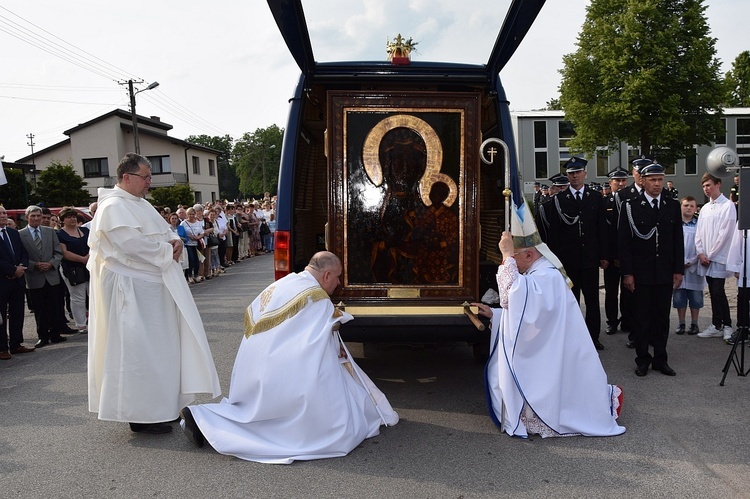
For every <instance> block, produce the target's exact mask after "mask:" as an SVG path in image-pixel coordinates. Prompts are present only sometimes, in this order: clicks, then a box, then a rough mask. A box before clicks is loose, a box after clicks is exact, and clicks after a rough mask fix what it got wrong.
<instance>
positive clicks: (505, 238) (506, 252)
mask: <svg viewBox="0 0 750 499" xmlns="http://www.w3.org/2000/svg"><path fill="white" fill-rule="evenodd" d="M497 246H498V248H500V253H502V254H503V260H505V259H506V258H510V257H512V256H513V255H514V254H515V251H516V250H515V248H514V247H513V236H511V235H510V232H507V231H506V232H503V234H502V235H501V236H500V242H499V243H498V244H497Z"/></svg>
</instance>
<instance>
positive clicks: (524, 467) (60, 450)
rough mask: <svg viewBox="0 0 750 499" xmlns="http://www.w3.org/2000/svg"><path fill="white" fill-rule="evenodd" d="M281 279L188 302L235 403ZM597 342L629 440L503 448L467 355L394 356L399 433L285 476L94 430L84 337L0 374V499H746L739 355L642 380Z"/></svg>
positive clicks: (706, 356) (182, 446)
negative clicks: (258, 316) (236, 370)
mask: <svg viewBox="0 0 750 499" xmlns="http://www.w3.org/2000/svg"><path fill="white" fill-rule="evenodd" d="M271 279H272V272H271V257H270V256H269V255H266V256H261V257H256V258H253V259H251V260H247V261H244V262H242V263H240V264H239V265H236V266H234V267H232V268H230V269H229V271H228V272H227V274H225V275H223V276H221V277H219V278H217V279H214V280H212V281H209V282H206V283H201V284H197V285H195V286H193V288H192V289H193V293H194V296H195V299H196V302H197V303H198V306H199V308H200V310H201V313H202V316H203V319H204V321H205V324H206V330H207V331H208V335H209V341H210V344H211V349H212V352H213V355H214V358H215V360H216V365H217V368H218V370H219V376H220V380H221V384H222V388H223V389H224V391H225V392H226V391H227V389H228V387H229V377H230V373H231V369H232V363H233V361H234V355H235V352H236V348H237V345H238V344H239V341H240V338H241V331H242V314H243V310H244V307H245V306H246V305H247V304H248V303H249V302H250V301H251V299H252V298H253V297H254V296H255V295H256V294H257V293H258V291H259V290H261V289H262V288H263V287H264V286H265V285H266V284H267V283H269V282H270V280H271ZM702 315H703V317H702V320H701V326H702V327H705V326H707V325H708V321H707V320H706V318H707V317H710V313H708V311H704V313H703V314H702ZM27 319H28V324H27V328H26V329H27V331H28V332H27V335H26V337H27V339H29V340H30V339H31V338H32V337H33V334H32V333H31V331H32V330H33V318H32V317H30V316H29V317H27ZM602 341H603V342H604V344H605V346H606V350H604V351H603V352H601V358H602V362H603V364H604V367H605V369H606V370H607V373H608V375H609V378H610V381H611V382H615V383H618V384H620V385H622V387H623V389H624V391H625V405H624V410H623V414H622V417H621V423H622V424H624V425H625V426H627V428H628V431H627V433H626V434H625V435H622V436H620V437H613V438H583V437H575V438H561V439H547V440H542V439H541V438H534V439H529V440H521V439H514V438H510V437H508V436H507V435H501V434H499V433H498V430H497V429H496V428H495V427H494V426H493V425H492V423H491V422H490V420H489V418H488V417H487V415H486V408H485V402H484V393H483V388H482V366H480V365H477V364H476V363H475V362H474V359H473V357H472V350H471V348H469V347H468V346H467V345H464V344H459V343H448V344H440V345H401V346H394V345H389V346H381V347H379V348H375V349H373V350H372V351H370V350H368V356H369V357H368V358H361V359H358V361H359V363H360V365H361V366H362V367H363V368H364V369H365V371H367V372H368V373H369V374H370V375H371V377H372V378H373V379H374V380H375V381H376V383H378V385H379V386H380V387H381V388H382V390H383V391H384V392H385V393H386V395H388V397H389V399H390V401H391V403H392V404H393V406H394V407H395V408H396V410H397V411H398V412H399V414H400V415H401V418H402V420H401V422H400V423H399V424H398V425H397V426H395V427H393V428H387V429H384V430H383V431H382V432H381V434H380V436H378V437H375V438H373V439H370V440H368V441H366V442H364V443H363V444H362V445H361V446H360V447H359V448H357V449H355V450H354V451H353V452H352V453H351V454H350V455H349V456H347V457H344V458H340V459H326V460H319V461H311V462H298V463H294V464H292V465H290V466H282V465H277V466H275V465H262V464H258V463H250V462H245V461H242V460H239V459H235V458H231V457H226V456H221V455H219V454H217V453H215V452H214V451H213V450H211V449H210V448H203V449H197V448H195V447H193V446H192V445H191V444H190V443H189V442H188V441H187V440H186V439H185V437H184V436H183V435H182V434H181V432H179V431H175V432H174V433H172V434H170V435H165V436H146V435H137V434H133V433H131V432H130V431H129V430H128V428H127V425H125V424H121V423H110V422H102V421H98V420H97V419H96V417H95V415H93V414H90V413H89V412H88V411H87V394H86V336H74V337H71V338H70V340H69V341H67V342H65V343H63V344H59V345H54V346H50V347H46V348H44V349H42V350H40V351H38V352H35V353H32V354H27V355H20V356H14V358H13V359H12V360H11V361H4V362H2V363H0V428H1V431H0V476H1V477H2V482H0V497H9V498H10V497H14V498H15V497H21V498H38V497H55V498H76V497H95V498H98V497H122V498H133V497H138V498H140V497H170V498H171V497H262V498H267V497H280V498H282V497H283V498H286V497H315V498H318V497H365V498H370V497H371V498H390V497H409V498H411V497H414V498H428V497H429V498H458V497H465V498H473V497H545V498H546V497H633V496H642V497H696V498H697V497H701V498H703V497H721V498H728V497H750V464H749V463H750V429H749V428H748V414H749V413H750V411H749V410H748V409H750V402H749V398H748V395H750V379H747V378H742V377H738V376H737V375H736V374H735V372H734V370H732V371H731V372H730V374H729V376H728V378H727V381H726V385H725V386H723V387H720V386H719V380H720V378H721V374H722V373H721V369H722V367H723V365H724V361H725V360H726V358H727V355H728V352H729V350H728V347H727V346H726V345H725V344H724V343H723V342H722V341H720V340H718V339H699V338H696V337H688V336H672V337H671V338H670V343H669V351H670V365H671V366H672V367H673V368H674V369H675V370H676V371H677V377H675V378H670V377H667V376H663V375H661V374H658V373H656V374H654V373H650V374H649V375H648V376H646V377H645V378H637V377H636V376H635V375H634V374H633V368H634V363H633V351H632V350H628V349H626V348H625V346H624V344H625V341H626V336H625V335H624V334H623V333H618V334H617V335H615V336H606V337H603V340H602ZM143 348H149V346H148V345H143ZM358 351H359V352H361V349H359V350H358ZM355 355H356V354H355ZM748 367H750V359H748ZM203 401H207V400H203Z"/></svg>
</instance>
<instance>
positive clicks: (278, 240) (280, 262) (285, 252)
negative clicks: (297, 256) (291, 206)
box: [273, 230, 292, 281]
mask: <svg viewBox="0 0 750 499" xmlns="http://www.w3.org/2000/svg"><path fill="white" fill-rule="evenodd" d="M289 240H290V237H289V231H288V230H277V231H276V233H275V234H274V239H273V270H274V279H275V280H277V281H278V280H279V279H281V278H282V277H284V276H285V275H287V274H289V272H290V271H291V270H290V269H291V268H292V265H291V262H290V261H289V258H290V255H289Z"/></svg>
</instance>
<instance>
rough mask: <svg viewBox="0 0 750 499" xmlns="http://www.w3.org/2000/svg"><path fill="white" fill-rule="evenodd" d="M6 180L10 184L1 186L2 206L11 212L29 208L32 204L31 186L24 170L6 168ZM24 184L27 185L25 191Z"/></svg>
mask: <svg viewBox="0 0 750 499" xmlns="http://www.w3.org/2000/svg"><path fill="white" fill-rule="evenodd" d="M5 178H6V179H7V180H8V183H7V184H5V185H3V186H0V204H2V205H3V206H4V207H5V208H6V209H9V210H12V209H20V208H26V207H27V206H29V204H31V201H30V199H31V184H30V183H28V182H27V181H26V177H25V176H24V174H23V170H21V169H20V168H12V167H6V168H5ZM24 183H26V188H25V189H24V185H23V184H24Z"/></svg>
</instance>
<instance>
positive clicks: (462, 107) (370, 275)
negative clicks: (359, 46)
mask: <svg viewBox="0 0 750 499" xmlns="http://www.w3.org/2000/svg"><path fill="white" fill-rule="evenodd" d="M268 4H269V6H270V7H271V11H272V13H273V16H274V18H275V20H276V23H277V25H278V27H279V30H280V31H281V33H282V35H283V36H284V40H285V42H286V44H287V46H288V47H289V50H290V52H291V54H292V56H293V57H294V59H295V61H296V62H297V64H298V66H299V67H300V70H301V71H302V76H301V78H300V82H299V85H298V87H297V91H296V94H295V96H294V98H293V99H292V101H291V107H290V116H289V122H288V126H287V129H286V133H285V137H284V144H283V147H282V164H281V167H280V177H279V205H278V211H277V222H278V226H277V233H276V234H277V240H281V241H282V242H283V245H282V246H281V249H279V246H278V245H277V249H276V255H275V258H276V262H277V264H276V265H277V267H276V269H277V277H278V276H279V272H278V271H279V268H283V269H286V271H299V270H301V269H302V268H304V265H305V264H306V263H307V261H308V260H309V258H310V256H312V254H313V253H314V252H315V251H319V250H321V249H328V250H329V251H332V252H334V253H335V254H337V255H338V256H339V257H340V258H341V259H342V262H343V265H344V269H343V274H342V279H341V281H342V286H341V288H340V289H339V290H338V291H337V293H336V294H335V296H334V301H336V302H340V306H341V308H345V309H346V310H347V311H348V312H350V313H352V314H354V315H355V316H356V317H357V320H356V321H352V322H351V323H348V324H345V325H344V326H343V327H342V330H341V331H342V334H344V335H345V337H348V338H349V339H354V336H356V334H353V332H355V331H356V332H358V333H361V336H360V337H358V338H357V339H360V338H361V339H364V340H367V338H371V339H375V338H374V337H373V335H375V336H377V338H378V339H391V338H395V337H400V336H399V335H400V334H402V333H403V331H404V330H405V328H404V327H407V326H408V328H406V329H408V331H409V332H410V333H414V332H415V331H419V330H421V331H424V332H425V335H426V336H428V337H430V338H436V337H443V338H447V337H449V336H451V335H453V334H454V333H457V332H459V331H461V330H462V326H464V327H465V328H467V329H468V330H470V331H474V333H476V327H475V326H474V325H472V322H471V321H470V320H469V318H467V314H466V313H465V311H466V306H465V302H470V301H478V300H479V299H480V298H481V296H482V294H483V292H484V291H485V290H486V289H487V286H492V283H491V282H490V284H487V283H484V284H483V283H482V282H481V281H482V277H481V276H480V268H481V267H482V266H483V265H486V266H487V267H491V270H490V272H491V273H492V275H494V271H495V270H496V268H497V267H496V265H497V262H498V261H499V253H498V250H497V241H498V238H499V233H500V224H499V222H498V219H500V218H501V216H502V214H503V211H502V201H501V196H500V190H501V189H499V188H498V187H502V186H499V185H498V181H499V180H500V179H502V178H503V169H505V168H508V167H510V168H512V169H515V154H514V152H513V151H514V143H513V132H512V126H511V123H510V113H509V110H508V102H507V100H506V98H505V94H504V92H503V89H502V86H501V85H500V79H499V76H498V74H499V72H500V70H501V69H502V67H503V66H504V65H505V64H506V63H507V61H508V60H509V59H510V57H511V56H512V55H513V53H514V52H515V50H516V49H517V47H518V45H519V44H520V42H521V40H522V39H523V37H524V36H525V34H526V32H527V31H528V29H529V27H530V26H531V24H532V23H533V21H534V19H535V18H536V15H537V14H538V12H539V10H540V9H541V7H542V5H543V4H544V1H543V0H514V1H512V2H511V4H510V8H509V11H508V13H507V15H506V19H505V22H504V24H503V27H502V29H501V30H500V32H499V34H498V36H497V38H496V40H495V43H494V48H493V49H492V51H491V53H490V54H489V58H488V59H487V63H486V64H463V63H441V62H426V61H414V62H411V64H409V65H403V66H400V65H392V64H391V63H389V62H388V61H385V60H383V61H354V62H346V61H334V62H317V61H316V60H315V59H314V55H313V50H312V44H311V40H310V33H309V32H308V29H307V25H306V21H305V18H304V13H303V8H302V2H301V0H268ZM488 41H491V40H488ZM489 137H496V138H500V139H502V140H503V141H505V142H506V143H507V144H508V145H509V146H510V147H511V163H510V165H502V164H498V165H497V166H495V165H492V166H490V167H485V166H482V164H481V161H480V154H479V153H480V151H479V148H480V144H481V143H482V142H483V141H484V140H485V139H486V138H489ZM279 235H281V238H280V239H278V238H279ZM280 255H281V256H282V258H283V259H284V260H283V264H279V263H278V262H279V261H281V259H280ZM489 280H490V281H491V280H492V279H489ZM475 324H476V321H475ZM402 326H403V327H402ZM345 330H346V331H345ZM438 330H442V331H441V332H444V331H448V333H447V335H441V334H439V333H437V331H438ZM411 336H414V335H413V334H411Z"/></svg>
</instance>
